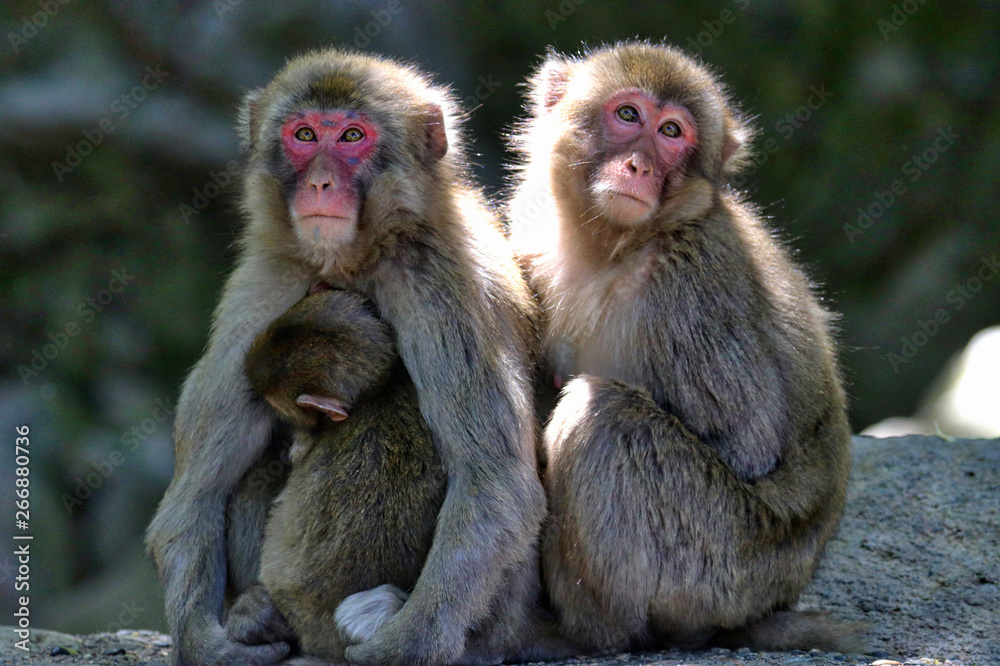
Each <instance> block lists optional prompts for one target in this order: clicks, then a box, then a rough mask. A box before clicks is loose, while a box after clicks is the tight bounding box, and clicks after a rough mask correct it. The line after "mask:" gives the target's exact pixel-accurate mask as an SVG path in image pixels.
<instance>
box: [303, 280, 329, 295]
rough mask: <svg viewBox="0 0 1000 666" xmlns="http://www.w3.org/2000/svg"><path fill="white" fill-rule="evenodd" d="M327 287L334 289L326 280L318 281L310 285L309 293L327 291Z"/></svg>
mask: <svg viewBox="0 0 1000 666" xmlns="http://www.w3.org/2000/svg"><path fill="white" fill-rule="evenodd" d="M327 289H333V287H331V286H330V285H329V284H328V283H326V282H316V283H314V284H312V285H310V286H309V294H308V295H309V296H312V295H313V294H318V293H319V292H321V291H326V290H327Z"/></svg>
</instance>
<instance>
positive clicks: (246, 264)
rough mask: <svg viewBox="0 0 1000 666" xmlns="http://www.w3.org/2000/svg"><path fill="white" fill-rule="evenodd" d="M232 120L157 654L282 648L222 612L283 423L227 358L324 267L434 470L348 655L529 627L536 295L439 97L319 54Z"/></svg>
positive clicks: (180, 430) (238, 579) (537, 497)
mask: <svg viewBox="0 0 1000 666" xmlns="http://www.w3.org/2000/svg"><path fill="white" fill-rule="evenodd" d="M240 126H241V131H242V136H243V140H244V143H245V158H244V176H243V198H242V204H243V210H244V212H245V216H246V228H245V230H244V231H243V234H242V238H241V252H240V257H239V260H238V263H237V265H236V267H235V268H234V270H233V273H232V275H231V276H230V277H229V280H228V282H227V284H226V287H225V289H224V291H223V294H222V298H221V301H220V303H219V305H218V308H217V310H216V313H215V318H214V323H213V327H212V333H211V338H210V340H209V343H208V347H207V349H206V351H205V353H204V355H203V357H202V358H201V359H200V360H199V362H198V363H197V365H196V366H195V368H194V369H193V370H192V372H191V374H190V375H189V377H188V378H187V380H186V381H185V383H184V388H183V390H182V392H181V398H180V401H179V404H178V412H177V418H176V424H175V448H176V468H175V473H174V478H173V481H172V482H171V484H170V487H169V488H168V489H167V492H166V495H165V497H164V498H163V501H162V503H161V504H160V507H159V510H158V511H157V514H156V516H155V517H154V519H153V522H152V524H151V525H150V528H149V533H148V541H149V546H150V550H151V551H152V554H153V556H154V559H155V561H156V565H157V567H158V569H159V572H160V576H161V578H162V580H163V583H164V585H165V588H166V615H167V619H168V621H169V623H170V626H171V630H172V633H173V636H174V645H175V652H174V657H173V658H174V661H175V663H176V664H207V663H212V664H239V665H240V666H254V665H257V664H270V663H275V662H277V661H279V660H280V659H282V658H284V657H285V655H287V653H288V651H289V646H288V644H287V643H286V642H284V641H274V642H267V643H264V644H261V645H248V644H246V643H241V642H239V641H236V640H234V638H233V637H232V636H231V635H229V634H228V633H227V632H226V629H225V627H224V625H223V622H224V615H225V611H226V606H227V598H228V600H230V601H231V600H232V599H234V598H235V597H236V596H237V595H239V594H240V593H241V592H243V591H245V590H248V589H250V588H251V587H252V586H254V585H255V584H257V583H258V582H259V563H260V557H261V543H262V541H263V532H264V526H265V521H266V518H267V508H268V506H269V503H270V501H271V499H272V498H273V493H274V491H275V486H276V485H280V484H278V483H277V482H276V484H268V485H266V487H263V488H262V486H265V484H261V483H259V482H258V483H254V482H253V481H256V480H257V479H256V478H251V477H248V473H251V474H252V472H251V470H253V469H254V468H255V466H258V465H260V464H261V463H262V461H266V460H267V457H266V456H268V455H269V454H270V452H271V451H272V450H273V447H274V446H275V445H276V440H277V439H278V438H279V437H280V435H281V432H282V429H281V428H280V427H278V425H277V423H278V421H277V417H276V413H275V411H274V410H273V409H272V408H271V407H270V405H269V404H268V403H267V402H266V401H264V400H261V399H259V398H255V397H254V393H253V391H252V390H251V388H250V385H249V382H248V379H247V378H246V376H245V374H244V361H245V358H246V355H247V352H248V350H249V348H250V344H251V342H252V341H253V340H254V339H255V338H256V337H257V335H258V334H259V333H260V332H261V331H263V330H264V329H265V328H266V327H267V326H268V325H269V324H270V323H271V322H272V321H274V320H275V319H276V318H277V317H278V316H279V315H281V314H282V313H284V312H285V311H286V310H288V309H289V308H290V307H291V306H292V305H293V304H295V303H296V302H297V301H299V300H300V299H301V298H302V297H303V296H305V295H306V293H307V291H308V290H309V286H310V285H312V284H314V283H316V282H319V281H324V282H326V283H328V284H329V285H330V286H331V287H333V288H338V289H349V290H352V291H355V292H357V293H360V294H362V295H363V296H364V297H366V298H367V299H369V300H370V301H371V302H372V303H373V307H374V308H375V311H376V313H377V315H378V316H379V318H380V319H382V320H383V321H385V322H386V324H387V325H388V326H389V327H390V328H391V330H392V331H393V332H394V342H395V345H396V350H397V352H398V354H399V357H400V359H401V360H402V363H403V366H404V367H405V368H406V371H407V373H408V374H409V376H410V377H411V379H412V381H413V385H414V387H415V389H416V395H417V400H418V402H419V408H420V413H421V415H422V416H423V418H424V420H425V422H426V425H427V427H428V428H429V431H430V433H431V437H432V438H433V443H434V447H435V449H436V450H437V453H438V455H439V456H440V459H441V464H442V465H443V467H444V469H445V470H446V471H447V491H446V494H445V497H444V501H443V504H442V506H441V510H440V512H439V514H438V517H437V523H436V525H435V531H434V537H433V541H432V543H431V547H430V550H429V552H428V553H427V558H426V561H425V562H424V566H423V569H422V570H421V573H420V576H419V578H418V579H417V582H416V585H415V586H414V588H413V590H412V593H411V594H410V596H409V598H408V599H407V600H406V602H405V603H404V604H403V605H402V608H401V609H400V610H399V611H398V612H396V613H395V614H392V615H391V617H388V619H385V618H383V619H385V621H384V622H383V623H382V624H381V625H380V626H378V629H377V630H376V631H374V633H373V634H372V635H371V636H370V637H367V640H362V642H359V643H357V644H353V645H351V646H350V647H348V648H347V650H346V654H345V657H346V658H347V659H348V660H349V661H351V662H352V663H355V664H416V663H420V664H447V663H453V662H455V661H458V660H466V659H472V658H473V657H469V656H468V655H469V654H470V651H469V650H470V649H471V647H475V649H476V650H478V652H477V655H476V656H475V659H478V660H480V661H494V662H498V661H499V660H500V658H501V656H502V655H503V654H505V651H506V649H507V647H509V645H510V642H511V641H512V640H513V639H514V638H516V637H518V636H525V635H526V633H527V632H521V627H522V624H524V623H526V622H529V616H530V615H531V612H530V611H531V607H532V603H533V601H534V597H535V595H536V594H537V590H538V573H537V558H538V536H539V531H540V524H541V521H542V519H543V517H544V515H545V495H544V490H543V488H542V485H541V482H540V480H539V476H538V468H537V459H536V450H535V449H536V426H535V421H534V414H533V409H532V403H533V389H532V386H531V375H532V364H533V363H534V356H533V354H534V352H533V350H534V345H535V344H536V342H535V340H536V332H535V329H534V328H533V323H532V322H533V309H534V307H535V304H534V302H533V301H532V298H531V295H530V292H529V291H528V289H527V287H526V285H525V284H524V281H523V278H522V277H521V273H520V270H519V269H518V266H517V264H516V262H515V261H514V259H513V255H512V253H511V249H510V246H509V244H508V243H507V242H506V240H505V239H504V237H503V234H502V233H501V231H500V227H499V224H498V221H497V220H496V219H495V217H494V215H493V214H492V213H491V212H490V211H489V210H488V208H487V207H486V206H485V205H484V202H483V200H482V196H481V194H480V192H479V191H478V190H477V189H476V188H475V187H473V186H472V185H471V184H470V177H469V170H468V167H467V161H466V158H465V157H464V154H463V150H462V147H461V143H460V141H459V136H458V132H457V129H456V127H455V111H454V105H453V103H452V101H451V100H450V96H449V94H448V93H447V91H445V90H444V89H442V88H440V87H437V86H435V85H432V84H431V83H430V82H429V81H428V79H427V78H426V77H425V76H424V75H422V74H420V73H419V72H417V71H416V70H414V69H413V68H410V67H407V66H404V65H400V64H398V63H395V62H392V61H389V60H385V59H381V58H377V57H373V56H368V55H362V54H358V53H353V52H346V51H339V50H326V51H320V52H316V53H312V54H309V55H306V56H303V57H299V58H296V59H294V60H292V61H290V62H289V63H288V65H287V66H286V67H285V68H284V69H283V70H282V71H281V72H280V73H279V74H278V75H277V76H276V77H275V79H274V80H273V81H272V82H271V83H270V84H269V85H268V86H267V87H265V88H263V89H261V90H258V91H255V92H252V93H250V94H249V95H248V96H247V99H246V102H245V104H244V106H243V110H242V115H241V122H240ZM319 397H329V396H319ZM288 407H289V409H291V406H290V405H289V406H288ZM349 420H350V417H348V421H349ZM227 592H228V595H227ZM360 594H362V595H364V594H368V593H365V592H362V593H360ZM371 594H373V595H378V594H381V592H379V590H375V591H372V592H371ZM355 601H357V600H355ZM362 601H363V599H362ZM345 603H346V602H345ZM375 605H377V604H375ZM369 606H370V604H369ZM367 607H368V606H365V605H364V604H357V603H356V604H355V605H354V606H352V609H353V610H355V611H357V610H358V609H359V608H367ZM383 610H384V609H383ZM358 612H361V611H358ZM348 615H350V617H348V618H347V619H349V620H351V621H352V622H353V621H356V620H357V619H358V618H357V617H356V615H357V613H354V614H353V615H352V614H348ZM369 626H371V625H369ZM493 627H496V629H495V630H494V629H492V628H493ZM330 629H331V631H332V630H333V627H331V628H330ZM472 638H476V640H475V641H473V640H472ZM467 643H468V644H469V645H467ZM473 643H475V645H474V646H473Z"/></svg>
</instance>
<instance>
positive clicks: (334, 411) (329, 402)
mask: <svg viewBox="0 0 1000 666" xmlns="http://www.w3.org/2000/svg"><path fill="white" fill-rule="evenodd" d="M295 404H297V405H298V406H299V407H310V408H312V409H317V410H319V411H321V412H323V413H324V414H326V415H327V416H329V417H330V420H331V421H345V420H347V407H345V406H344V403H342V402H341V401H339V400H337V399H335V398H326V397H323V396H321V395H306V394H303V395H300V396H299V397H298V398H296V400H295Z"/></svg>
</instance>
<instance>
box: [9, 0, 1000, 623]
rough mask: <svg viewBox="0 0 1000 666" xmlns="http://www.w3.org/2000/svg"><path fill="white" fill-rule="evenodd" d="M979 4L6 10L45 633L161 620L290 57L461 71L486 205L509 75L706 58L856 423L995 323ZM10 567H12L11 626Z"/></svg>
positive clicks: (750, 177)
mask: <svg viewBox="0 0 1000 666" xmlns="http://www.w3.org/2000/svg"><path fill="white" fill-rule="evenodd" d="M994 7H995V4H994V3H991V2H988V1H987V0H981V1H980V2H974V1H972V0H965V1H957V2H950V3H945V2H940V1H934V0H905V1H903V2H896V3H892V2H889V1H888V0H885V1H883V2H875V3H871V2H862V1H861V0H811V1H809V2H806V1H805V0H798V1H793V2H777V1H771V0H736V1H732V2H726V1H725V0H720V1H718V2H712V1H708V0H703V1H698V2H686V3H680V2H675V3H666V2H653V1H650V2H640V1H633V2H598V1H597V0H588V1H586V2H582V1H581V0H562V1H561V2H560V1H559V0H548V1H545V2H540V3H508V4H504V3H496V2H482V1H473V2H462V3H459V2H446V3H427V4H420V3H417V2H409V1H407V0H374V1H373V2H361V1H357V2H321V1H317V0H314V1H304V0H297V1H291V2H281V3H264V2H256V1H253V0H216V1H215V2H194V1H190V0H145V1H139V2H123V1H121V0H95V1H93V2H84V1H83V0H27V1H24V2H21V1H16V2H5V3H4V4H3V7H2V8H0V63H2V65H0V67H2V68H0V281H2V288H0V293H2V295H3V296H2V301H0V302H2V308H0V360H2V370H0V433H3V438H4V439H3V440H0V441H5V442H7V448H8V449H9V450H10V451H9V452H8V453H4V454H3V455H0V479H2V485H0V508H2V515H4V516H8V515H9V516H11V518H10V519H9V520H8V519H7V518H4V520H3V522H0V525H3V527H2V529H0V536H2V535H8V537H5V538H8V539H9V534H11V533H13V532H15V531H16V530H15V527H14V522H13V513H14V508H13V501H14V498H13V494H12V488H13V487H14V486H13V479H14V455H13V450H12V449H13V443H14V426H15V425H19V424H28V425H30V426H31V437H32V444H31V451H32V454H31V470H32V471H31V483H32V485H31V488H32V496H31V497H32V508H31V532H32V533H33V534H34V535H35V540H34V542H33V544H32V549H33V551H32V552H33V558H32V561H31V596H32V611H33V622H34V623H35V626H47V627H51V628H58V629H63V630H67V631H93V630H103V629H107V628H116V627H118V626H120V625H131V626H142V627H148V628H160V627H162V626H163V620H162V614H161V610H160V601H159V599H158V597H157V591H156V587H155V583H154V580H153V574H152V568H151V565H150V563H149V562H148V560H147V559H146V558H145V557H144V556H143V549H142V543H141V535H142V530H143V529H144V527H145V525H146V524H147V523H148V521H149V518H150V516H151V513H152V511H153V508H154V507H155V504H156V502H157V501H158V499H159V498H160V496H161V495H162V492H163V490H164V488H165V486H166V483H167V482H168V481H169V478H170V474H171V464H172V463H171V448H170V447H171V444H170V422H171V419H172V410H173V406H174V403H175V400H176V396H177V393H178V388H179V386H180V383H181V381H182V379H183V377H184V374H185V372H186V371H187V369H188V368H189V367H190V366H191V365H192V364H193V363H194V361H195V359H196V358H197V357H198V354H199V353H200V351H201V349H202V348H203V345H204V344H205V340H206V338H207V333H208V325H209V317H210V314H211V311H212V308H213V305H214V303H215V301H216V298H217V297H218V293H219V289H220V286H221V284H222V281H223V279H224V277H225V275H226V273H227V271H228V269H229V267H230V265H231V263H232V260H233V245H232V242H233V239H234V234H235V231H236V229H237V228H238V226H239V219H238V216H237V214H236V213H235V206H234V205H233V204H234V201H233V193H234V191H235V189H236V188H234V187H232V182H233V172H232V169H231V167H232V164H233V160H235V159H237V157H238V145H237V138H236V134H235V132H234V130H233V128H232V126H233V119H234V115H235V109H236V107H237V105H238V101H239V99H240V96H241V94H242V93H243V92H244V91H246V90H247V89H249V88H252V87H256V86H260V85H263V84H264V83H265V82H266V81H267V80H268V79H269V78H270V77H271V76H272V75H273V73H274V72H275V71H276V70H277V69H278V68H279V67H280V66H281V65H282V63H283V62H284V60H285V59H286V58H287V57H288V56H290V55H292V54H294V53H297V52H300V51H302V50H305V49H308V48H310V47H318V46H323V45H328V44H338V45H346V46H356V47H361V48H364V49H369V50H373V51H377V52H380V53H384V54H388V55H392V56H397V57H399V58H402V59H406V60H412V61H414V62H415V63H417V64H418V65H420V66H422V67H424V68H426V69H428V70H430V71H432V72H435V73H436V74H437V75H438V76H439V80H440V81H443V82H451V83H452V84H453V85H454V89H455V91H456V93H457V95H458V96H459V97H460V98H462V99H463V100H464V101H465V107H466V108H467V109H468V110H469V111H470V121H469V127H470V134H471V135H472V136H473V137H474V151H475V153H476V168H475V170H476V172H477V174H478V175H479V177H480V178H481V180H482V182H483V183H484V184H485V185H486V186H487V187H488V188H489V189H490V190H491V192H493V193H500V192H501V191H502V187H503V182H504V181H503V173H504V172H503V168H502V164H503V163H504V161H505V160H506V159H508V157H509V155H508V154H507V153H506V152H505V148H504V145H503V141H502V138H501V137H502V134H503V132H504V130H505V128H509V127H510V123H511V121H512V119H514V118H516V117H517V116H518V115H519V114H520V112H521V105H522V98H521V96H520V90H519V87H518V83H519V82H520V81H521V80H523V78H524V77H525V75H526V74H528V73H529V72H530V71H531V69H532V68H533V67H534V66H536V65H537V63H538V62H539V55H540V54H541V53H543V51H544V50H545V48H546V47H547V46H549V45H552V46H554V47H556V48H557V49H560V50H564V51H571V52H574V51H577V50H579V49H580V48H581V45H582V44H600V43H602V42H608V41H616V40H619V39H623V38H630V37H639V38H650V39H654V40H660V39H666V40H668V41H670V42H672V43H675V44H678V45H680V46H682V47H684V48H686V49H688V50H689V51H690V52H692V53H695V54H699V55H700V56H701V57H702V58H703V59H704V60H705V61H706V62H708V63H710V64H712V65H713V66H714V67H716V69H717V70H718V71H719V73H720V74H721V75H722V76H723V78H724V79H725V80H726V81H727V82H728V83H729V84H730V86H731V89H732V91H733V95H734V98H735V99H736V100H737V101H738V102H739V103H740V104H741V105H742V107H743V109H744V110H745V111H746V112H747V113H749V114H751V115H753V116H755V117H756V125H757V127H758V128H759V130H760V132H759V135H758V137H757V140H756V142H755V145H756V149H757V158H756V160H755V163H754V166H753V167H752V168H751V169H750V171H749V172H748V174H747V176H746V178H745V179H741V181H740V182H738V183H737V185H738V186H740V187H741V188H743V189H745V190H747V191H748V193H749V195H750V196H751V198H752V199H754V200H755V201H757V202H758V203H759V204H760V205H761V206H762V208H763V211H764V213H765V214H766V215H767V216H768V217H769V218H771V222H772V226H773V227H774V228H775V229H776V230H778V232H779V233H780V235H781V236H782V237H783V238H785V239H786V240H787V241H788V243H789V245H790V246H792V247H793V248H795V249H796V250H797V253H798V257H799V259H800V261H801V262H802V263H803V264H804V265H805V266H806V267H807V270H808V272H809V273H810V274H811V275H812V276H813V277H814V278H815V280H816V281H817V282H818V283H819V284H820V285H822V293H823V294H824V296H825V298H826V299H828V302H829V304H830V305H831V307H833V308H834V309H836V310H837V311H839V312H840V313H842V315H843V317H842V319H841V324H840V339H841V341H842V344H843V351H842V360H843V365H844V369H845V374H846V377H847V381H848V384H849V391H850V394H851V418H852V422H853V425H854V427H855V428H856V429H857V430H860V429H862V428H864V427H866V426H868V425H870V424H872V423H874V422H876V421H879V420H881V419H883V418H885V417H888V416H893V415H909V414H912V413H913V412H914V411H915V410H916V409H917V408H918V406H919V405H920V403H921V401H922V399H923V397H924V396H925V394H926V391H927V390H928V386H930V385H931V384H932V382H933V381H934V379H935V378H936V377H937V376H938V375H939V374H940V373H941V371H942V369H943V368H944V367H945V365H946V363H947V362H948V360H949V359H950V358H951V357H952V356H953V355H954V354H955V353H956V351H957V350H959V349H960V348H961V347H962V346H963V345H965V343H966V342H967V341H968V340H969V338H970V337H971V336H972V335H973V334H974V333H975V332H976V331H978V330H980V329H982V328H984V327H986V326H989V325H991V324H997V323H1000V304H998V298H997V296H998V294H1000V289H998V286H997V283H1000V279H992V280H986V281H983V282H978V283H977V282H976V280H975V279H977V273H978V272H979V271H980V269H981V267H982V266H983V261H984V260H985V261H987V264H988V262H989V260H990V259H991V257H993V255H994V254H995V253H996V252H998V251H1000V225H998V224H997V222H996V219H997V212H998V209H1000V197H998V194H1000V193H998V187H997V178H996V171H997V168H998V166H1000V122H998V121H1000V105H998V103H997V102H998V95H997V92H996V91H997V88H998V86H1000V75H998V67H1000V30H998V26H1000V20H998V19H1000V16H998V14H997V10H996V9H995V8H994ZM917 160H919V162H918V161H917ZM859 209H862V210H865V211H867V212H868V214H869V215H870V217H869V218H868V219H865V218H860V219H859V216H860V211H859ZM985 274H986V273H984V274H983V275H985ZM977 284H978V287H979V288H978V289H975V290H974V289H973V288H974V287H976V285H977ZM935 318H937V319H936V321H935ZM932 324H936V326H935V325H932ZM921 334H922V335H921ZM920 343H922V344H920ZM908 344H909V345H912V346H907V345H908ZM893 354H896V356H893ZM8 542H9V541H8ZM12 550H13V549H12V548H2V549H0V599H2V601H3V604H2V605H3V607H4V609H5V611H4V612H5V613H6V612H7V611H6V609H8V608H10V609H12V608H13V599H14V596H15V595H14V589H13V588H14V576H16V575H17V574H16V571H15V569H14V564H15V561H14V559H13V557H12V556H11V554H10V553H11V552H12ZM6 617H7V618H8V620H0V622H9V621H10V620H9V618H10V617H11V616H10V615H6Z"/></svg>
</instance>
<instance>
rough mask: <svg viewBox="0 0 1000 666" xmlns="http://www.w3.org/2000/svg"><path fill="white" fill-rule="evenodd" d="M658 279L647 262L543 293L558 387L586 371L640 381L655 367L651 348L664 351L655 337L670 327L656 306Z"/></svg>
mask: <svg viewBox="0 0 1000 666" xmlns="http://www.w3.org/2000/svg"><path fill="white" fill-rule="evenodd" d="M657 277H658V276H657V275H656V273H655V266H653V265H652V264H651V262H648V261H641V262H636V263H635V264H633V265H628V266H622V267H619V268H618V269H617V270H614V271H608V272H606V273H604V274H601V275H591V276H584V278H583V279H580V278H577V279H576V280H573V281H564V282H561V283H554V284H552V285H551V289H550V290H549V291H548V293H544V294H543V301H544V302H543V306H544V307H545V310H546V313H547V315H548V316H547V325H546V328H545V331H544V334H543V335H544V343H545V351H546V356H547V358H548V362H549V365H550V366H551V368H552V370H553V373H554V374H555V376H556V378H557V383H562V382H563V381H565V380H567V379H569V378H570V377H572V376H573V375H578V374H583V373H586V374H590V375H597V376H601V377H612V378H616V379H621V380H623V381H628V382H630V383H634V382H636V381H638V380H639V377H638V373H637V371H638V370H641V367H642V366H648V364H649V363H650V361H651V359H649V358H647V356H648V355H649V352H650V350H651V349H654V348H659V347H661V345H660V344H657V341H656V340H653V339H651V336H659V334H660V333H661V332H664V331H661V330H660V327H661V325H665V324H666V322H661V321H659V320H660V318H661V316H662V313H658V312H656V311H655V308H653V307H651V303H652V302H653V301H655V299H654V298H651V296H652V292H653V290H655V289H656V288H657V282H658V280H657ZM588 278H589V279H588Z"/></svg>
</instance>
